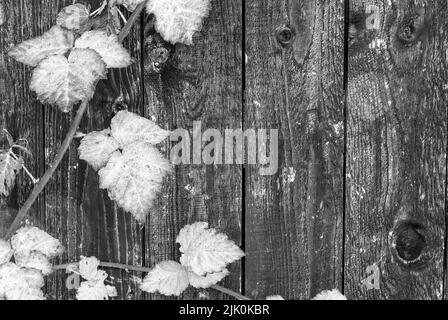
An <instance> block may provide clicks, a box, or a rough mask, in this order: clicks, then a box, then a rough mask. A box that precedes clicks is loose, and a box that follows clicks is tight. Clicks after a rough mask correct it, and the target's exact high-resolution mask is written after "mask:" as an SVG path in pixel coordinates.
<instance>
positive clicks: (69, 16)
mask: <svg viewBox="0 0 448 320" xmlns="http://www.w3.org/2000/svg"><path fill="white" fill-rule="evenodd" d="M89 13H90V12H89V9H88V8H87V7H86V6H85V5H83V4H81V3H76V4H73V5H70V6H67V7H65V8H64V9H62V10H61V12H59V14H58V16H57V18H56V24H57V25H58V26H61V27H63V28H65V29H68V30H79V29H80V28H81V26H82V25H83V24H84V23H85V22H86V21H87V20H89Z"/></svg>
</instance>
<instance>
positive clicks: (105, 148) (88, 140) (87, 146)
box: [78, 130, 120, 171]
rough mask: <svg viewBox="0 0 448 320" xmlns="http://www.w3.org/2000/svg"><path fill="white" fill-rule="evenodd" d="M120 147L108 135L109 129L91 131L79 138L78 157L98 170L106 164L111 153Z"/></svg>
mask: <svg viewBox="0 0 448 320" xmlns="http://www.w3.org/2000/svg"><path fill="white" fill-rule="evenodd" d="M119 148H120V144H119V143H118V141H117V140H115V139H114V138H113V137H112V136H111V135H110V130H104V131H101V132H97V131H94V132H91V133H89V134H88V135H86V136H85V137H84V138H83V139H82V140H81V145H80V146H79V149H78V150H79V158H80V159H82V160H84V161H86V162H87V163H88V164H90V165H91V166H92V167H93V169H95V170H96V171H98V170H99V169H101V168H103V167H104V166H106V164H107V162H108V161H109V159H110V157H111V155H112V153H114V152H115V151H117V150H118V149H119Z"/></svg>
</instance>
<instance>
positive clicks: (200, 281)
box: [188, 269, 230, 289]
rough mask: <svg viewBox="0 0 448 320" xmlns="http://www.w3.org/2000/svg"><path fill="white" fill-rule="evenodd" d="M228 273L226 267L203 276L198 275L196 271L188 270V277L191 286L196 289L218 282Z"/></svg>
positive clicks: (205, 287) (208, 286)
mask: <svg viewBox="0 0 448 320" xmlns="http://www.w3.org/2000/svg"><path fill="white" fill-rule="evenodd" d="M229 274H230V272H229V271H228V270H227V269H224V271H221V272H216V273H208V274H206V275H205V276H203V277H201V276H198V275H197V274H196V273H194V272H191V271H190V272H188V279H189V281H190V285H191V286H192V287H194V288H197V289H207V288H210V287H211V286H213V285H215V284H217V283H218V282H220V281H221V280H222V279H224V278H225V277H227V276H228V275H229Z"/></svg>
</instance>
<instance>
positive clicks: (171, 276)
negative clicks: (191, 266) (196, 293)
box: [140, 261, 189, 296]
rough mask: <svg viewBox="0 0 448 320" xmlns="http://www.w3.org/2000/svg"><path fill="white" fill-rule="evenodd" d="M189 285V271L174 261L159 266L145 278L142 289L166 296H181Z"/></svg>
mask: <svg viewBox="0 0 448 320" xmlns="http://www.w3.org/2000/svg"><path fill="white" fill-rule="evenodd" d="M188 285H189V281H188V273H187V270H186V269H185V268H184V267H183V266H181V265H180V264H179V263H177V262H174V261H164V262H161V263H159V264H157V265H156V266H155V267H154V268H153V269H152V270H151V271H150V272H149V273H148V275H147V276H146V277H145V279H144V280H143V283H142V284H141V285H140V289H142V290H143V291H145V292H149V293H156V292H160V293H161V294H163V295H166V296H180V295H181V294H182V292H184V291H185V290H186V289H187V288H188Z"/></svg>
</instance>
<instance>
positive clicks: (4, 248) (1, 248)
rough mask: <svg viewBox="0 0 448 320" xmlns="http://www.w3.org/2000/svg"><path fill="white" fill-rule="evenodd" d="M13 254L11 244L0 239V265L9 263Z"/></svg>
mask: <svg viewBox="0 0 448 320" xmlns="http://www.w3.org/2000/svg"><path fill="white" fill-rule="evenodd" d="M13 254H14V250H12V247H11V244H10V243H9V242H7V241H5V240H1V239H0V265H2V264H4V263H7V262H9V260H11V258H12V255H13Z"/></svg>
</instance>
